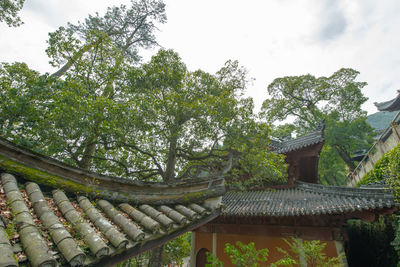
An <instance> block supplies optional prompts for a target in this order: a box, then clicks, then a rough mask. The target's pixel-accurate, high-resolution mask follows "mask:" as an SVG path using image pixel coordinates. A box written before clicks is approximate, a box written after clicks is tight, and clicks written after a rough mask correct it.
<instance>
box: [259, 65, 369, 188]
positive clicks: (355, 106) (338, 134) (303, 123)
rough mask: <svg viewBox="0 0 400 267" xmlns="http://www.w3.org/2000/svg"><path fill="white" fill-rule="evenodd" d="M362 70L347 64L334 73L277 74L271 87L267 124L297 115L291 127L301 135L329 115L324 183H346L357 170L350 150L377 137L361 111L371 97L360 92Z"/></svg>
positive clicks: (365, 145) (322, 170)
mask: <svg viewBox="0 0 400 267" xmlns="http://www.w3.org/2000/svg"><path fill="white" fill-rule="evenodd" d="M358 74H359V72H357V71H355V70H353V69H346V68H343V69H340V70H338V71H337V72H335V73H334V74H333V75H331V76H330V77H319V78H316V77H314V76H313V75H310V74H307V75H302V76H288V77H283V78H277V79H275V80H274V81H273V82H272V83H271V84H270V85H269V86H268V94H269V95H270V97H271V98H270V99H267V100H265V101H264V103H263V107H262V114H263V116H264V117H265V118H266V119H267V120H268V121H269V122H282V121H284V120H286V119H288V118H294V121H293V123H291V125H293V126H294V127H295V133H296V134H297V136H301V135H303V134H305V133H307V132H309V131H312V130H313V129H315V128H316V126H317V124H318V123H319V121H321V120H323V119H325V121H326V129H325V146H324V148H323V150H322V152H321V160H320V164H319V173H320V175H321V177H320V179H321V181H323V182H328V183H333V184H342V183H344V182H345V180H346V177H345V175H344V173H346V172H348V171H351V170H353V169H354V168H355V164H354V162H353V161H352V160H351V153H352V152H354V151H356V150H359V149H362V148H368V147H369V146H370V145H371V143H372V141H373V139H372V136H373V134H372V128H371V127H369V125H367V123H366V122H365V116H366V112H365V111H363V110H362V109H361V105H362V104H363V103H364V102H365V101H366V100H367V98H366V97H364V96H363V94H362V92H361V89H362V88H363V87H364V86H365V85H366V83H365V82H357V81H356V77H357V75H358ZM285 127H286V129H287V128H288V127H287V126H285ZM278 129H279V128H278ZM279 132H282V130H279ZM285 134H286V135H288V133H287V131H286V132H285ZM346 169H347V170H346Z"/></svg>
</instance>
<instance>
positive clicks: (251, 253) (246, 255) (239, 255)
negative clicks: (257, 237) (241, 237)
mask: <svg viewBox="0 0 400 267" xmlns="http://www.w3.org/2000/svg"><path fill="white" fill-rule="evenodd" d="M224 251H225V253H226V254H228V255H229V258H230V259H231V261H232V263H233V264H234V265H235V266H237V267H258V266H260V264H261V263H263V262H266V261H267V257H268V249H266V248H264V249H259V250H257V249H256V247H255V245H254V242H250V243H248V244H247V245H244V244H243V243H242V242H240V241H237V242H236V246H234V245H231V244H229V243H227V244H225V249H224Z"/></svg>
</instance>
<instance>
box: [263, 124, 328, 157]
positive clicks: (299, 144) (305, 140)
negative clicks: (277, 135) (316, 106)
mask: <svg viewBox="0 0 400 267" xmlns="http://www.w3.org/2000/svg"><path fill="white" fill-rule="evenodd" d="M323 141H324V125H323V124H322V123H321V125H320V126H319V127H318V128H317V129H315V130H314V131H312V132H310V133H308V134H306V135H303V136H301V137H298V138H294V139H288V140H277V139H272V140H271V143H270V146H271V147H272V148H273V149H274V151H275V152H276V153H279V154H286V153H289V152H292V151H296V150H300V149H302V148H305V147H308V146H311V145H314V144H318V143H321V142H323Z"/></svg>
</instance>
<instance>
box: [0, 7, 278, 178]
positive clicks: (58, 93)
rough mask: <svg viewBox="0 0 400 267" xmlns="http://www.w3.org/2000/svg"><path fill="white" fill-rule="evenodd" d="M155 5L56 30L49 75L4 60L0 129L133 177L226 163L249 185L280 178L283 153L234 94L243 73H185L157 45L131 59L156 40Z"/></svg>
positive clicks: (158, 11) (84, 164) (192, 173)
mask: <svg viewBox="0 0 400 267" xmlns="http://www.w3.org/2000/svg"><path fill="white" fill-rule="evenodd" d="M164 8H165V5H164V4H163V3H162V2H161V1H156V0H149V1H144V0H142V1H136V2H132V6H130V7H126V6H121V7H113V8H109V9H108V10H107V12H106V14H105V15H104V16H99V15H98V14H96V15H95V16H89V17H88V18H87V19H86V20H85V21H84V22H79V23H78V24H77V25H72V24H68V26H67V27H60V28H59V29H58V30H57V31H55V32H54V33H50V34H49V35H50V38H49V41H48V44H49V47H48V49H47V50H46V52H47V54H48V55H49V57H50V59H51V61H50V63H51V64H52V65H53V66H57V67H59V69H58V70H57V71H56V72H54V73H53V74H44V75H41V74H40V73H38V72H36V71H34V70H31V69H29V68H28V66H27V65H26V64H24V63H14V64H7V63H3V64H2V65H1V66H0V82H1V83H2V90H1V94H0V98H1V99H2V102H1V104H0V110H1V115H0V130H1V135H2V136H5V137H7V138H8V139H10V140H12V141H15V142H17V143H19V144H22V145H25V146H28V147H30V148H32V149H34V150H37V151H39V152H41V153H45V154H47V155H49V156H52V157H55V158H58V159H60V160H63V161H65V162H67V163H69V164H73V165H76V166H79V167H81V168H85V169H91V170H94V171H97V172H101V173H107V174H114V175H119V176H125V177H130V178H133V179H145V180H146V179H150V180H162V181H171V180H173V179H180V178H183V177H196V176H201V175H203V176H204V175H206V174H207V173H208V174H210V173H217V174H222V173H226V171H227V170H228V169H229V167H231V165H232V164H233V163H235V162H236V163H239V164H240V168H239V169H240V171H242V172H247V173H252V174H253V179H252V180H251V181H257V180H268V179H269V180H273V179H275V180H276V179H282V178H283V177H284V176H285V168H284V166H283V159H282V157H281V156H278V155H276V154H274V153H272V152H270V151H269V149H268V143H269V138H268V135H269V131H270V129H269V127H268V126H267V125H266V124H264V123H260V122H257V121H256V116H255V114H253V111H252V109H253V102H252V99H250V98H244V97H243V91H244V90H245V88H246V86H247V82H248V77H247V73H246V71H245V69H244V68H242V67H240V66H239V64H238V62H236V61H228V62H227V63H226V64H225V66H224V67H222V68H221V69H220V70H219V71H218V72H217V73H215V74H210V73H206V72H204V71H201V70H197V71H189V70H188V69H187V67H186V66H185V64H184V63H183V62H182V60H181V59H180V57H179V56H178V54H177V53H176V52H174V51H172V50H163V49H162V50H160V51H159V52H158V53H157V55H155V56H153V57H152V58H151V60H150V61H149V62H147V63H144V64H143V63H141V62H140V56H139V53H138V51H139V49H141V48H148V47H151V46H154V45H157V41H156V39H155V36H154V31H155V30H156V24H157V23H164V22H165V20H166V15H165V10H164ZM240 171H239V170H236V171H235V172H233V173H232V175H234V174H237V173H238V172H240ZM251 181H250V182H251Z"/></svg>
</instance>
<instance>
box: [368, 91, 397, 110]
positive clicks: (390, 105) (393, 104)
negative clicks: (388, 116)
mask: <svg viewBox="0 0 400 267" xmlns="http://www.w3.org/2000/svg"><path fill="white" fill-rule="evenodd" d="M374 104H375V106H376V107H377V109H378V110H379V111H395V110H400V92H399V91H398V94H397V96H396V97H395V98H393V99H391V100H389V101H385V102H380V103H376V102H375V103H374Z"/></svg>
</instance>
